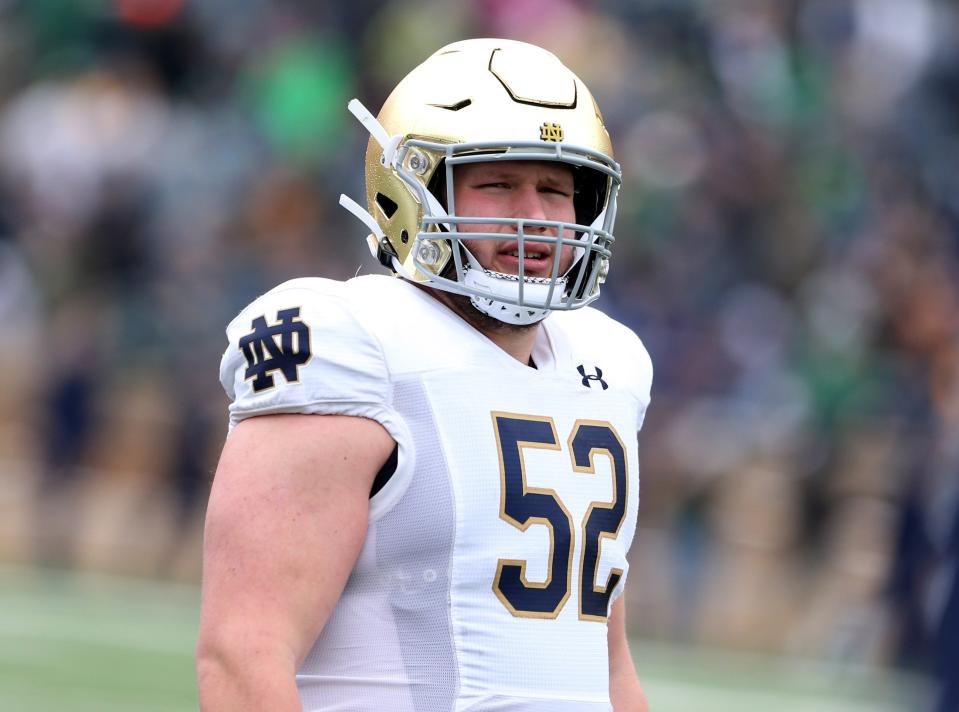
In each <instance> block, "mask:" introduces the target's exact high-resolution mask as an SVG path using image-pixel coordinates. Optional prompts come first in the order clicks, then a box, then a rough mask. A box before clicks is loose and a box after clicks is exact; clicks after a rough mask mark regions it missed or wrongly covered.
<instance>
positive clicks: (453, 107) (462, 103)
mask: <svg viewBox="0 0 959 712" xmlns="http://www.w3.org/2000/svg"><path fill="white" fill-rule="evenodd" d="M472 103H473V100H472V99H463V100H461V101H458V102H456V103H455V104H430V106H435V107H436V108H437V109H446V110H447V111H459V110H460V109H465V108H466V107H467V106H469V105H470V104H472Z"/></svg>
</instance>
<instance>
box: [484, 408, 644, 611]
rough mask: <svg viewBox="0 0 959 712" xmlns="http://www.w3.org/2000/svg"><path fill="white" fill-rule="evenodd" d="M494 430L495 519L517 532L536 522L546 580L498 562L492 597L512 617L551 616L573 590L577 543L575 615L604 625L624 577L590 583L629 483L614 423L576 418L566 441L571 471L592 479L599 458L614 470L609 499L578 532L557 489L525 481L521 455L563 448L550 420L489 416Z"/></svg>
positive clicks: (520, 564)
mask: <svg viewBox="0 0 959 712" xmlns="http://www.w3.org/2000/svg"><path fill="white" fill-rule="evenodd" d="M492 415H493V430H494V432H495V434H496V444H497V447H498V449H499V464H500V484H501V487H502V489H501V496H500V518H502V519H504V520H505V521H507V522H509V523H510V524H512V525H513V526H514V527H516V528H517V529H520V530H521V531H526V530H528V529H529V528H530V527H531V526H533V525H535V524H539V525H543V526H545V527H547V529H548V531H549V541H550V546H549V552H548V553H547V576H546V580H545V581H530V580H528V579H527V577H526V561H524V560H522V559H500V560H499V561H498V563H497V567H496V576H495V578H494V579H493V592H494V593H495V594H496V596H497V597H498V598H499V599H500V601H502V603H503V605H504V606H506V608H507V610H509V611H510V613H512V614H513V615H515V616H522V617H526V618H556V617H557V616H558V615H559V613H560V611H561V610H562V608H563V606H564V605H565V603H566V600H567V599H568V598H569V595H570V592H571V590H572V578H573V575H572V574H573V567H572V562H573V546H574V544H575V538H576V535H577V533H578V535H579V539H580V548H581V556H580V567H579V569H580V570H579V617H580V618H581V619H584V620H596V621H605V620H606V617H607V615H608V611H609V599H610V597H611V596H612V594H613V590H614V589H615V588H616V584H617V583H619V580H620V579H621V578H622V575H623V572H622V570H621V569H616V568H614V569H612V570H611V571H610V573H609V576H608V577H607V579H606V581H604V582H602V583H600V582H597V581H596V577H597V572H598V569H599V556H600V544H601V543H602V541H603V539H613V538H615V537H616V536H617V534H618V533H619V528H620V526H621V525H622V523H623V519H624V518H625V517H626V500H627V487H628V483H629V477H628V472H627V464H626V462H627V461H626V448H625V447H624V445H623V441H622V440H621V439H620V437H619V434H618V433H617V432H616V430H615V428H613V426H612V424H610V423H608V422H605V421H595V420H578V421H576V423H575V425H574V426H573V431H572V433H571V434H570V436H569V439H568V441H567V443H568V446H569V456H570V460H571V461H572V466H573V471H574V472H576V473H583V474H589V475H593V474H596V468H595V462H594V458H595V456H596V455H605V456H606V457H608V458H609V460H610V465H611V470H612V480H613V482H612V485H613V488H612V492H613V496H612V501H611V502H592V503H591V504H590V506H589V508H588V510H587V512H586V515H585V517H584V518H583V521H582V523H581V525H580V527H579V530H578V532H577V530H576V527H575V525H574V523H573V518H572V515H570V513H569V511H568V510H567V509H566V506H565V505H564V504H563V502H562V500H561V499H560V498H559V496H558V494H557V493H556V491H555V490H553V489H550V488H545V487H530V486H528V485H527V483H526V465H525V463H524V461H523V450H524V449H526V448H540V449H546V450H562V447H561V446H560V444H559V438H558V437H557V435H556V425H555V423H554V422H553V419H552V418H549V417H537V416H531V415H517V414H515V413H493V414H492Z"/></svg>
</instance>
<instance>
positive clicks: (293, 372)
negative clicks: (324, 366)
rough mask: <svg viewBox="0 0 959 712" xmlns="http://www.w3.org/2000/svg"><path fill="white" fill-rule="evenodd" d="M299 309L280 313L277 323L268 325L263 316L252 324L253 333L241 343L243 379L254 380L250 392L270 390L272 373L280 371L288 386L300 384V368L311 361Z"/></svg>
mask: <svg viewBox="0 0 959 712" xmlns="http://www.w3.org/2000/svg"><path fill="white" fill-rule="evenodd" d="M299 316H300V308H299V307H293V308H292V309H281V310H280V311H278V312H277V314H276V318H277V320H278V323H276V324H267V323H266V317H265V316H258V317H257V318H256V319H254V320H253V324H252V325H251V328H252V329H253V331H252V332H250V333H249V334H247V335H246V336H244V337H243V338H242V339H240V350H241V351H242V352H243V356H244V357H245V358H246V373H244V374H243V377H244V379H246V380H249V379H251V378H252V379H253V392H254V393H259V392H260V391H265V390H268V389H270V388H273V386H274V385H275V382H274V380H273V375H272V374H273V372H274V371H279V372H280V373H282V374H283V378H285V379H286V381H287V383H295V382H297V381H298V380H299V370H298V369H299V367H300V366H302V365H303V364H305V363H306V362H307V361H309V360H310V356H311V352H310V329H309V327H308V326H307V325H306V324H304V323H303V322H302V321H300V320H299V318H298V317H299Z"/></svg>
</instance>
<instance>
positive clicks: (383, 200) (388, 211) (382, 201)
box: [376, 193, 399, 220]
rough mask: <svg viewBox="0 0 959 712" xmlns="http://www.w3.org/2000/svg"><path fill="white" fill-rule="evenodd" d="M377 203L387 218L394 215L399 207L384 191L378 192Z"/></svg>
mask: <svg viewBox="0 0 959 712" xmlns="http://www.w3.org/2000/svg"><path fill="white" fill-rule="evenodd" d="M376 205H377V207H379V209H380V210H381V211H382V212H383V215H384V217H386V219H387V220H389V219H390V218H392V217H393V214H394V213H396V209H397V208H398V207H399V206H398V205H397V204H396V203H395V202H394V201H392V200H390V199H389V198H388V197H387V196H385V195H383V194H382V193H377V194H376Z"/></svg>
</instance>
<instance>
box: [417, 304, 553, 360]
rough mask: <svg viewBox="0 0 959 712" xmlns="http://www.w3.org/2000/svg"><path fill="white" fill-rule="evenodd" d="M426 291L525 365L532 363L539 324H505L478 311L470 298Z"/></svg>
mask: <svg viewBox="0 0 959 712" xmlns="http://www.w3.org/2000/svg"><path fill="white" fill-rule="evenodd" d="M425 291H426V292H428V293H429V294H431V295H432V296H433V297H434V298H436V299H437V300H438V301H440V302H442V303H443V304H445V305H446V306H447V307H449V308H450V309H451V310H452V311H454V312H456V314H458V315H459V316H460V317H461V318H462V319H463V321H465V322H466V323H467V324H469V325H470V326H472V327H473V328H474V329H476V330H477V331H478V332H480V333H481V334H483V336H485V337H486V338H487V339H489V340H490V341H492V342H493V343H494V344H496V345H497V346H499V347H500V348H501V349H503V351H505V352H506V353H508V354H509V355H510V356H512V357H513V358H515V359H516V360H517V361H519V362H520V363H522V364H523V365H529V364H531V363H532V354H533V345H534V344H535V343H536V334H537V332H538V331H539V328H540V325H539V324H538V323H537V324H529V325H526V326H517V325H514V324H505V323H503V322H501V321H499V320H498V319H494V318H493V317H491V316H489V315H487V314H484V313H483V312H481V311H479V310H478V309H476V307H474V306H473V305H472V303H471V302H470V298H469V297H467V296H464V295H462V294H452V293H450V292H443V291H440V290H438V289H430V288H428V287H425Z"/></svg>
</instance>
